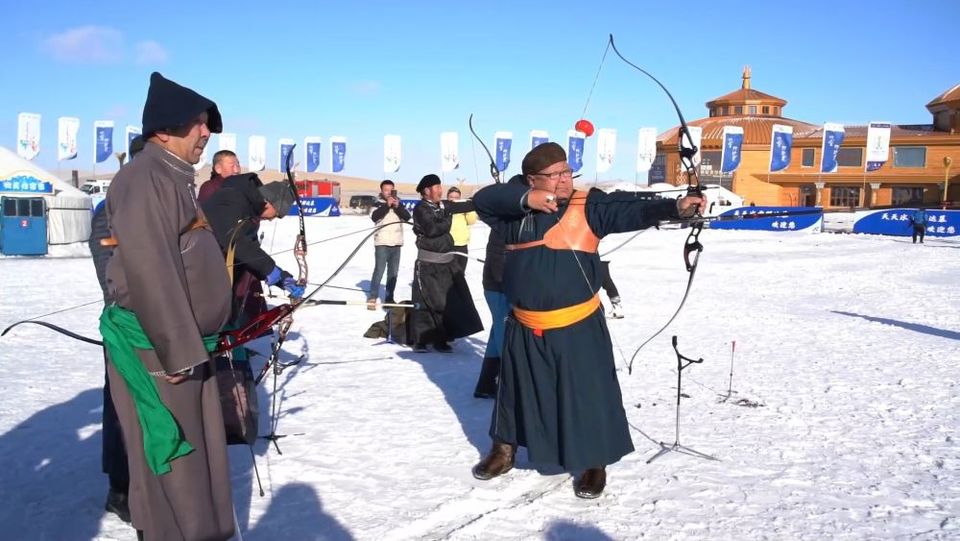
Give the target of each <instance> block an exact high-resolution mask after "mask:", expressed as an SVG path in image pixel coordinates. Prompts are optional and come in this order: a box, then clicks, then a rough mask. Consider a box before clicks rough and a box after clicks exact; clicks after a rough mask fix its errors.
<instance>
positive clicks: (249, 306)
mask: <svg viewBox="0 0 960 541" xmlns="http://www.w3.org/2000/svg"><path fill="white" fill-rule="evenodd" d="M292 206H293V192H292V191H291V189H290V187H289V186H288V185H287V183H285V182H271V183H269V184H263V183H262V182H261V181H260V178H259V177H257V175H256V174H254V173H247V174H243V175H234V176H232V177H229V178H227V179H226V180H225V181H224V182H223V185H222V186H221V187H220V189H219V190H217V191H216V192H214V193H213V195H211V196H210V198H209V199H207V201H206V202H205V203H203V205H202V208H203V212H204V215H206V217H207V221H208V222H209V223H210V227H211V228H213V233H214V235H215V236H216V237H217V242H218V243H219V244H220V248H221V249H222V250H223V251H224V254H227V253H228V252H229V251H230V250H229V248H230V246H231V245H232V246H233V254H234V260H233V262H232V269H228V270H232V275H233V279H234V283H233V288H234V289H233V292H234V294H233V306H232V308H233V312H232V316H231V322H230V324H231V325H232V326H234V327H238V326H241V325H243V324H244V323H246V322H247V321H249V320H250V319H251V318H252V317H255V316H256V315H258V314H259V313H260V312H262V311H263V310H265V307H266V305H265V302H264V300H263V297H262V295H259V294H258V291H257V288H259V282H260V281H265V282H266V283H267V285H270V286H279V287H282V288H283V289H284V290H286V291H287V293H289V294H290V296H292V297H295V298H298V297H301V296H303V286H302V285H300V284H297V283H296V280H295V279H294V278H293V276H292V275H291V274H290V273H289V272H287V271H285V270H283V269H281V268H280V267H279V266H277V264H276V262H275V261H274V260H273V258H272V257H270V255H269V254H267V253H266V252H265V251H264V250H263V248H261V247H260V242H259V240H258V238H257V232H258V230H259V227H260V221H261V220H272V219H274V218H282V217H284V216H286V214H287V213H288V212H290V208H291V207H292ZM228 265H231V264H230V262H228Z"/></svg>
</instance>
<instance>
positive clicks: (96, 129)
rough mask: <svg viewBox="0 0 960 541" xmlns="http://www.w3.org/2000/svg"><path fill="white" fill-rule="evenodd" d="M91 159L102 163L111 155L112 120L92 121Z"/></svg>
mask: <svg viewBox="0 0 960 541" xmlns="http://www.w3.org/2000/svg"><path fill="white" fill-rule="evenodd" d="M93 141H94V143H95V144H94V147H93V160H94V163H95V164H96V163H103V162H105V161H107V159H109V158H110V156H112V155H113V121H112V120H98V121H96V122H94V123H93Z"/></svg>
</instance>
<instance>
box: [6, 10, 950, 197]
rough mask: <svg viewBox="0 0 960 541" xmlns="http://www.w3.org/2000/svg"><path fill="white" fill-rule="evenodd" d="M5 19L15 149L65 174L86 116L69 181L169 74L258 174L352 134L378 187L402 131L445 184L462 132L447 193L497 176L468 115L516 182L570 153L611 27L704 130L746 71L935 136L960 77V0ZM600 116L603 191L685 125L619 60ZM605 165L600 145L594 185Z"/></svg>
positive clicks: (844, 116)
mask: <svg viewBox="0 0 960 541" xmlns="http://www.w3.org/2000/svg"><path fill="white" fill-rule="evenodd" d="M141 6H144V7H141ZM145 6H149V7H145ZM681 9H683V11H681ZM3 11H4V20H5V21H4V22H5V24H4V26H5V32H4V33H3V34H2V35H0V48H2V50H3V51H6V57H5V61H4V67H3V75H2V76H0V119H2V123H0V126H2V129H0V145H2V146H6V147H8V148H11V149H12V148H14V147H15V141H16V116H17V113H18V112H33V113H40V114H42V115H43V122H42V140H41V149H42V150H41V154H40V156H38V157H37V161H38V163H40V164H41V165H43V166H46V167H48V168H51V169H53V168H56V166H57V163H56V131H57V124H56V122H57V121H56V119H57V117H59V116H76V117H79V118H80V120H81V127H80V141H79V146H80V148H79V152H80V154H79V156H78V158H77V159H76V160H73V161H72V162H64V163H63V164H62V165H61V167H63V168H64V169H66V168H81V169H87V170H88V169H90V167H91V165H92V161H93V159H92V153H93V150H92V145H93V143H92V139H93V135H92V131H93V128H92V124H93V121H94V120H114V121H115V122H116V123H117V126H118V128H119V129H118V130H117V131H118V133H117V134H115V136H114V144H115V146H117V147H122V144H123V143H122V135H120V133H122V127H123V126H125V125H128V124H129V125H135V126H139V125H140V114H141V111H142V107H143V101H144V99H145V97H146V90H147V83H148V78H149V74H150V72H151V71H154V70H158V71H160V72H161V73H163V74H164V75H165V76H167V77H169V78H171V79H173V80H175V81H177V82H179V83H181V84H184V85H186V86H189V87H191V88H194V89H196V90H197V91H199V92H201V93H202V94H204V95H206V96H208V97H210V98H212V99H214V100H215V101H216V102H217V103H218V105H219V107H220V109H221V111H222V113H223V116H224V124H225V131H229V132H235V133H237V134H238V141H239V143H238V146H239V154H240V158H241V161H242V162H243V163H244V164H245V163H246V154H247V152H246V140H247V137H249V136H250V135H264V136H266V137H267V144H268V160H267V167H268V168H271V169H276V168H277V166H278V164H277V152H276V145H277V140H278V139H279V138H281V137H291V138H293V139H295V140H296V141H298V143H299V146H298V149H297V150H298V159H299V158H300V156H302V155H301V154H299V153H300V152H301V151H302V147H303V143H302V141H303V138H304V137H305V136H321V137H323V139H324V144H323V152H324V154H325V155H327V156H328V153H329V144H328V141H329V137H330V136H331V135H343V136H346V137H347V140H348V153H347V162H346V169H345V171H344V172H345V173H346V174H350V175H355V176H365V177H370V178H382V177H384V173H383V170H382V162H383V158H382V157H383V135H384V134H387V133H393V134H399V135H401V136H402V137H403V163H402V165H401V169H400V171H399V173H395V174H391V175H388V176H390V177H392V178H394V179H398V180H401V181H413V182H415V181H416V180H418V179H419V178H420V177H421V176H423V175H424V174H426V173H429V172H437V173H439V154H440V150H439V139H440V132H442V131H457V132H459V134H460V156H461V166H460V169H459V170H457V171H455V172H454V173H448V174H447V180H453V179H452V178H451V177H465V178H466V179H467V181H468V182H475V181H476V179H477V177H478V176H479V178H480V181H481V182H487V181H488V180H489V178H488V173H487V172H486V171H487V165H486V164H487V159H486V157H485V155H483V151H482V149H481V148H480V147H479V146H475V145H474V143H472V139H471V137H470V135H469V132H468V131H467V117H468V115H469V114H470V113H474V114H475V118H474V122H475V126H476V127H477V129H478V131H479V132H480V134H481V136H482V137H484V139H485V141H486V142H487V144H488V145H492V139H493V133H494V131H497V130H505V131H512V132H513V134H514V141H515V142H514V150H513V156H512V159H511V165H510V169H509V170H508V174H510V173H515V172H518V171H519V166H520V160H521V159H522V157H523V156H522V154H523V152H525V151H526V150H527V149H528V146H529V142H528V141H529V139H528V133H529V131H530V130H531V129H545V130H547V131H549V133H550V136H551V139H552V140H562V141H565V139H566V131H567V130H568V129H571V128H572V126H573V123H574V122H575V121H576V120H577V119H578V118H579V117H580V115H581V111H582V110H583V107H584V103H585V101H586V98H587V93H588V91H589V89H590V85H591V83H592V81H593V79H594V76H595V74H596V71H597V68H598V65H599V62H600V56H601V54H602V53H603V50H604V47H605V45H606V40H607V35H608V34H609V33H613V34H614V36H615V38H616V40H617V46H618V47H619V49H620V50H621V52H622V53H623V54H624V55H625V56H627V58H629V59H630V60H631V61H633V62H634V63H637V64H639V65H641V66H642V67H644V68H645V69H647V70H648V71H651V72H652V73H653V74H654V75H656V76H657V77H658V78H659V79H660V80H661V81H663V83H664V84H665V85H666V86H667V88H669V89H670V90H671V92H672V93H673V94H674V96H675V97H676V99H677V101H678V103H679V104H680V107H681V109H682V110H683V112H684V116H685V117H686V118H687V119H688V120H692V119H695V118H700V117H703V116H706V109H705V107H704V103H705V102H706V101H708V100H710V99H712V98H715V97H717V96H720V95H722V94H725V93H727V92H730V91H732V90H735V89H736V88H739V85H740V73H741V70H742V67H743V66H744V65H746V64H749V65H750V66H751V68H752V70H753V88H755V89H757V90H760V91H763V92H766V93H769V94H773V95H776V96H779V97H781V98H784V99H786V100H787V101H788V105H787V107H786V109H785V111H784V113H785V115H786V116H789V117H791V118H795V119H799V120H804V121H808V122H812V123H821V122H826V121H831V122H841V123H847V124H864V123H866V122H868V121H871V120H889V121H893V122H895V123H929V122H930V116H929V114H928V113H927V111H926V109H924V105H925V104H926V103H927V102H928V101H929V100H930V99H932V98H933V97H935V96H936V95H937V94H939V93H940V92H942V91H944V90H946V89H947V88H949V87H951V86H953V85H955V84H957V83H960V46H958V45H957V44H956V21H958V20H960V2H957V1H956V0H930V1H925V2H915V1H914V2H910V1H889V0H885V1H884V0H881V1H876V2H870V3H867V2H842V1H836V0H833V1H830V2H823V1H819V0H817V1H809V2H790V3H785V4H784V5H782V6H778V5H777V3H776V2H759V1H758V2H739V1H718V2H700V1H690V2H647V1H640V0H624V1H620V2H607V1H602V0H595V1H589V2H585V1H580V2H567V1H559V2H554V3H546V2H520V1H516V0H515V1H513V2H501V1H481V2H443V3H441V2H428V1H415V0H414V1H405V2H399V1H397V2H387V1H376V2H370V1H364V0H354V1H345V0H341V1H338V2H329V1H325V2H317V1H311V2H307V1H304V2H283V1H275V2H270V3H266V2H248V1H238V2H233V3H230V4H228V3H225V2H196V1H191V2H180V1H168V2H157V3H150V4H143V3H135V2H129V1H128V2H110V1H99V2H92V1H91V2H78V1H66V0H57V1H44V0H38V1H36V2H33V3H27V2H16V3H12V4H10V5H7V6H5V7H4V9H3ZM585 116H586V118H588V119H590V120H591V121H593V123H594V124H595V125H596V126H597V127H598V128H600V127H606V128H615V129H617V132H618V154H617V156H616V158H615V160H614V166H613V168H612V169H611V170H610V171H609V172H607V173H604V174H603V175H602V176H601V177H600V178H601V180H604V179H615V178H619V179H629V180H632V179H634V177H635V173H634V167H635V165H634V164H635V158H634V154H635V148H636V138H637V129H638V128H640V127H643V126H654V127H656V128H657V130H658V131H664V130H666V129H668V128H670V127H672V126H675V125H676V124H677V120H676V115H675V113H674V112H673V110H672V108H671V106H670V102H669V100H668V99H667V97H666V96H665V95H664V94H663V93H662V91H661V90H660V89H659V88H658V87H656V85H654V84H653V83H652V82H651V81H649V80H647V79H645V78H643V77H642V76H641V75H640V74H639V73H637V72H635V71H633V70H632V69H630V68H629V67H627V66H626V65H625V64H623V63H621V62H620V61H619V60H618V59H616V58H614V57H613V56H612V53H611V55H609V56H608V58H607V60H606V62H605V63H604V66H603V70H602V72H601V74H600V77H599V81H598V84H597V87H596V90H595V91H594V95H593V98H592V100H591V102H590V107H589V109H588V110H587V113H586V115H585ZM211 144H212V145H213V147H214V149H215V147H216V146H217V144H218V143H217V141H216V138H214V139H212V141H211ZM474 148H475V151H474ZM595 153H596V150H595V146H594V145H593V141H592V140H588V143H587V148H586V151H585V159H584V162H585V165H584V169H583V171H582V173H584V174H585V176H587V177H588V178H590V177H593V176H594V174H595V173H594V171H595V161H596V158H595ZM474 156H476V160H475V159H474ZM111 161H112V160H111ZM475 162H476V164H475ZM111 168H115V166H114V165H113V164H110V166H109V167H107V166H106V164H101V165H100V166H99V167H98V169H100V170H107V169H111ZM321 171H329V159H328V158H325V159H324V161H323V164H322V165H321Z"/></svg>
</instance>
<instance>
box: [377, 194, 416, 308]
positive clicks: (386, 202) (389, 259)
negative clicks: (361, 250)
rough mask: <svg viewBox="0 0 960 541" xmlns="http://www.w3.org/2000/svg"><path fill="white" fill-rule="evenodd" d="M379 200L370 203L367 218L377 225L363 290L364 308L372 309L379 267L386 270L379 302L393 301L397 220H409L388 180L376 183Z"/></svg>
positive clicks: (399, 239)
mask: <svg viewBox="0 0 960 541" xmlns="http://www.w3.org/2000/svg"><path fill="white" fill-rule="evenodd" d="M379 198H380V201H377V202H376V203H375V204H374V206H373V212H372V213H370V219H371V220H373V223H375V224H377V225H378V226H384V227H381V228H380V229H379V230H378V231H377V233H376V234H375V235H374V237H373V245H374V258H375V259H374V264H373V276H372V277H371V278H370V291H369V292H368V293H367V308H369V309H371V310H373V309H374V308H376V306H377V299H378V298H379V297H380V280H381V279H382V278H383V270H384V268H386V270H387V293H386V297H385V298H384V300H383V302H385V303H387V304H392V303H394V302H395V301H394V299H393V292H394V290H395V289H396V288H397V273H398V272H399V269H400V248H401V247H403V226H402V225H400V222H409V221H410V211H408V210H407V209H405V208H403V205H402V204H401V203H400V198H399V197H397V189H396V187H395V185H394V184H393V181H392V180H389V179H387V180H384V181H383V182H381V183H380V197H379Z"/></svg>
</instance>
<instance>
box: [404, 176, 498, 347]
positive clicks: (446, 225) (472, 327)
mask: <svg viewBox="0 0 960 541" xmlns="http://www.w3.org/2000/svg"><path fill="white" fill-rule="evenodd" d="M417 191H418V192H419V193H420V196H421V197H422V199H421V200H420V202H419V203H417V206H416V207H415V208H414V209H413V231H414V233H416V234H417V262H416V266H415V268H414V278H413V302H414V303H415V304H417V305H418V306H419V308H417V309H416V310H414V311H413V314H411V321H410V326H409V332H410V334H411V337H410V338H411V340H410V341H411V342H412V343H413V344H414V350H415V351H426V349H427V345H433V349H435V350H436V351H439V352H444V353H445V352H449V351H450V350H451V349H452V348H451V347H450V344H449V343H448V342H450V341H451V340H453V339H456V338H461V337H464V336H469V335H471V334H473V333H475V332H478V331H482V330H483V323H482V322H481V321H480V315H479V314H478V313H477V308H476V307H475V306H474V305H473V297H472V296H471V295H470V288H469V287H468V286H467V281H466V279H464V277H463V272H462V271H459V270H458V269H459V267H458V266H457V265H456V264H454V260H453V258H455V257H463V256H462V255H458V254H456V253H455V252H454V251H453V237H452V236H451V235H450V225H451V222H452V217H453V214H455V213H460V212H470V211H472V210H474V208H473V202H472V201H462V202H453V201H441V200H440V199H441V197H442V196H443V187H442V186H441V185H440V177H438V176H437V175H427V176H425V177H423V179H421V180H420V183H419V184H417Z"/></svg>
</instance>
